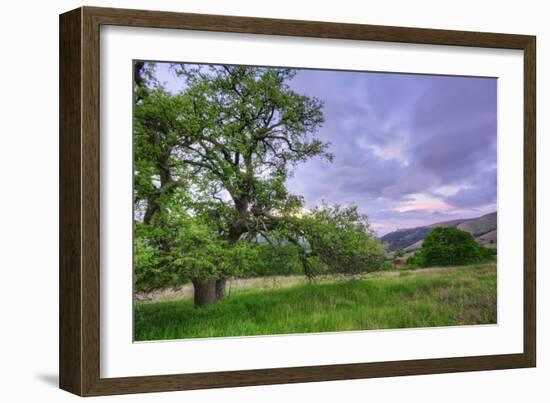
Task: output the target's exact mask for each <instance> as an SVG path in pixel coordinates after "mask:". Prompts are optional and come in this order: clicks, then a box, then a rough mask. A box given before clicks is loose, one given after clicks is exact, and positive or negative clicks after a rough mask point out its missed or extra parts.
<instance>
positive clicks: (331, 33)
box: [59, 7, 536, 396]
mask: <svg viewBox="0 0 550 403" xmlns="http://www.w3.org/2000/svg"><path fill="white" fill-rule="evenodd" d="M102 25H119V26H131V27H149V28H171V29H186V30H201V31H216V32H228V33H251V34H268V35H285V36H302V37H315V38H333V39H351V40H358V41H362V40H368V41H381V42H401V43H414V44H433V45H451V46H454V45H456V46H469V47H481V48H499V49H519V50H523V52H524V56H523V60H524V78H523V79H524V99H523V105H524V133H523V136H524V249H523V250H524V268H523V276H524V290H523V295H524V306H523V315H524V326H523V343H524V347H523V353H521V354H503V355H489V356H468V357H456V358H437V359H419V360H406V361H391V362H374V363H359V364H357V363H354V364H339V365H322V366H306V367H291V368H276V369H254V370H239V371H227V372H209V373H192V374H173V375H158V376H139V377H127V378H101V377H100V336H99V335H100V315H99V301H100V299H99V290H100V277H99V245H100V236H101V234H100V230H99V228H100V225H99V220H100V215H99V204H100V197H99V188H100V172H99V159H100V147H99V138H100V136H99V130H100V127H99V113H100V112H99V111H100V105H99V91H100V84H99V72H100V64H99V59H100V58H99V52H100V49H99V46H100V45H99V44H100V41H99V36H100V26H102ZM535 52H536V50H535V37H534V36H527V35H510V34H497V33H483V32H460V31H447V30H436V29H419V28H401V27H389V26H374V25H356V24H340V23H329V22H313V21H294V20H277V19H265V18H250V17H229V16H219V15H201V14H185V13H172V12H160V11H143V10H122V9H109V8H95V7H81V8H78V9H75V10H73V11H69V12H67V13H65V14H62V15H61V16H60V276H59V281H60V294H59V301H60V317H59V319H60V344H59V354H60V355H59V360H60V387H61V388H62V389H64V390H66V391H69V392H72V393H75V394H77V395H80V396H95V395H111V394H121V393H140V392H161V391H171V390H187V389H200V388H219V387H234V386H250V385H266V384H280V383H297V382H315V381H328V380H343V379H358V378H374V377H388V376H402V375H419V374H436V373H449V372H461V371H481V370H496V369H508V368H525V367H534V366H535V363H536V347H535V346H536V311H535V301H536V295H535V265H536V261H535V256H536V250H535V248H536V245H535V244H536V242H535V241H536V238H535V237H536V219H535V207H536V205H535V203H536V173H535V169H536V164H535V157H536V156H535V154H536V151H535V120H536V119H535V103H536V95H535V89H536V85H535Z"/></svg>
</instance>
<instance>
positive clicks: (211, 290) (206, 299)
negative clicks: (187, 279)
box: [193, 279, 218, 308]
mask: <svg viewBox="0 0 550 403" xmlns="http://www.w3.org/2000/svg"><path fill="white" fill-rule="evenodd" d="M193 289H194V291H195V295H194V302H195V308H200V307H203V306H207V305H211V304H214V303H216V301H217V300H218V298H217V297H216V280H199V279H193Z"/></svg>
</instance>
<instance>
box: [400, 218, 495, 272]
mask: <svg viewBox="0 0 550 403" xmlns="http://www.w3.org/2000/svg"><path fill="white" fill-rule="evenodd" d="M495 259H496V249H489V248H485V247H483V246H481V245H479V244H478V243H477V242H476V240H475V239H474V237H473V236H472V234H470V233H468V232H465V231H461V230H459V229H458V228H454V227H447V228H445V227H439V228H434V229H433V230H432V231H431V232H430V233H429V234H428V235H427V236H426V238H424V241H423V242H422V248H421V249H420V250H419V251H418V252H416V253H415V254H414V255H413V256H410V257H409V258H408V259H407V267H411V268H415V267H431V266H460V265H467V264H475V263H481V262H488V261H494V260H495Z"/></svg>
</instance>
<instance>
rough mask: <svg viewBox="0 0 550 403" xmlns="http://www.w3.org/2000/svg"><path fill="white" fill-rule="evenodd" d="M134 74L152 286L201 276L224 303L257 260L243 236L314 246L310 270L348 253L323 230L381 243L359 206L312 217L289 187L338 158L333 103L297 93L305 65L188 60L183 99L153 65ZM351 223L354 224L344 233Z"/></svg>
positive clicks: (200, 289) (139, 195) (203, 298)
mask: <svg viewBox="0 0 550 403" xmlns="http://www.w3.org/2000/svg"><path fill="white" fill-rule="evenodd" d="M134 71H135V80H134V81H135V108H134V114H135V121H134V138H135V140H134V151H135V192H134V193H135V212H136V213H135V216H136V217H135V219H136V228H137V230H138V231H141V232H142V233H143V234H146V236H145V237H144V238H146V239H147V240H148V241H147V242H142V241H140V240H139V239H141V238H139V237H138V244H136V248H141V249H140V251H142V252H143V253H142V254H141V255H140V256H141V257H142V261H141V263H140V264H142V267H147V268H149V269H150V270H146V272H147V273H148V275H149V276H150V279H153V278H156V279H159V278H161V279H162V278H163V276H162V274H163V273H164V274H167V273H180V274H181V273H183V274H182V275H180V276H176V278H182V277H186V278H188V279H189V280H191V281H192V283H193V285H194V288H195V305H197V306H203V305H208V304H210V303H213V302H216V301H217V300H218V299H220V298H223V297H224V295H225V288H226V287H225V282H226V278H227V277H228V276H231V275H233V274H234V273H235V272H236V271H238V269H239V267H240V265H242V262H243V261H246V260H247V259H249V258H250V257H247V253H246V246H245V245H242V243H243V239H246V240H247V241H248V242H249V244H250V243H253V242H256V241H258V239H261V240H263V241H267V242H270V243H273V244H274V245H280V244H281V242H294V243H295V244H296V245H301V246H306V245H307V247H304V248H302V249H303V250H304V253H303V261H304V267H305V269H306V272H307V271H308V267H310V266H311V264H310V263H311V262H310V261H309V260H308V259H309V258H311V257H312V256H311V255H312V252H314V249H315V250H317V251H318V252H319V253H321V255H319V256H321V258H322V259H321V260H323V259H324V260H323V261H324V263H325V266H326V265H327V264H328V266H331V265H330V263H331V262H334V261H335V260H338V259H341V258H342V254H341V253H340V254H339V253H337V252H336V251H335V250H334V249H335V248H336V245H337V244H333V245H332V247H329V245H328V243H327V242H325V244H323V245H320V244H319V242H321V241H320V240H322V238H323V237H322V236H321V235H320V234H321V233H325V234H327V233H332V234H333V236H332V238H331V242H333V241H334V240H335V239H336V238H335V237H338V235H337V234H338V233H342V234H343V233H344V232H345V230H346V229H347V230H348V231H347V233H348V234H351V233H356V234H359V236H364V237H365V238H364V239H368V240H371V237H370V236H369V234H370V232H369V231H368V228H367V226H364V225H363V224H360V221H361V218H360V217H359V215H357V214H355V215H353V214H352V215H350V214H349V212H350V211H351V210H350V209H348V210H345V209H344V210H341V209H340V210H338V211H336V210H330V209H325V210H323V211H324V213H321V211H320V210H319V211H317V213H316V215H310V216H309V218H308V220H304V219H302V215H301V214H300V213H301V211H302V209H303V201H302V198H301V197H300V196H297V195H292V194H290V193H289V191H288V190H287V188H286V185H285V182H286V180H287V178H288V176H289V175H290V174H291V173H292V169H293V168H294V166H295V165H296V164H298V163H301V162H304V161H306V160H308V159H309V158H313V157H320V158H325V159H328V160H331V159H332V155H331V154H330V153H329V152H328V146H329V145H328V144H326V143H323V142H322V141H320V140H319V139H318V138H317V137H316V133H317V130H318V129H319V127H320V126H321V125H322V123H323V113H322V107H323V104H322V102H321V101H320V100H318V99H315V98H312V97H308V96H305V95H301V94H298V93H297V92H295V91H294V90H293V89H292V88H291V87H290V86H289V84H288V83H289V82H290V80H292V78H293V77H294V75H295V74H296V71H295V70H292V69H287V68H265V67H243V66H203V65H184V64H176V65H173V66H172V72H173V73H174V74H176V75H177V76H178V77H179V79H180V82H181V84H182V89H181V91H179V92H178V93H176V94H173V93H172V92H170V91H167V90H166V89H165V88H164V87H163V85H162V84H161V83H159V82H158V81H156V79H155V76H154V73H153V71H154V65H153V64H146V63H136V64H135V68H134ZM343 211H348V213H343ZM353 211H355V210H353ZM327 212H328V213H327ZM331 212H332V214H330V213H331ZM315 217H316V218H317V220H316V221H315V220H314V221H312V220H313V219H314V218H315ZM328 218H330V219H331V221H330V223H332V224H334V225H332V227H331V226H330V225H326V224H327V223H325V224H322V222H323V220H325V221H327V219H328ZM342 218H347V219H348V220H347V222H348V223H349V224H350V225H351V226H348V227H346V228H344V227H343V226H340V227H338V225H336V224H335V223H337V220H338V219H340V220H341V219H342ZM314 222H315V223H316V224H314ZM361 225H363V226H361ZM323 229H324V232H323ZM331 231H332V232H331ZM354 231H355V232H354ZM357 231H358V232H357ZM361 234H362V235H361ZM329 238H330V237H329ZM340 239H343V238H342V237H340ZM351 240H352V238H349V239H348V241H351ZM139 242H141V243H139ZM340 244H342V243H341V242H340ZM354 245H355V246H357V245H358V244H357V243H355V244H354ZM346 250H347V249H346ZM306 251H307V252H308V253H307V254H306ZM329 251H330V255H327V253H329ZM362 251H363V250H362ZM369 251H370V252H372V249H370V250H369ZM145 252H147V253H145ZM378 252H379V251H377V253H378ZM323 253H324V254H325V255H324V256H322V254H323ZM348 255H349V253H348V254H347V255H346V256H348ZM371 255H372V253H371ZM361 256H363V255H361ZM348 263H350V262H348ZM332 266H334V267H336V266H335V265H332ZM340 266H341V265H340ZM348 267H353V265H352V264H351V263H350V265H348ZM342 271H345V269H343V267H342ZM145 278H146V279H147V278H148V277H147V276H145ZM150 279H149V280H150ZM149 280H147V281H148V282H149V283H150V284H152V285H153V286H155V285H157V283H156V282H155V281H149ZM160 281H161V282H162V280H160Z"/></svg>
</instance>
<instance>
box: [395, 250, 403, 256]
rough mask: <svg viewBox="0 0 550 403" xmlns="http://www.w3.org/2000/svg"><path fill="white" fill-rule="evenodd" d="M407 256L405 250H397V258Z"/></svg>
mask: <svg viewBox="0 0 550 403" xmlns="http://www.w3.org/2000/svg"><path fill="white" fill-rule="evenodd" d="M403 256H405V250H404V249H403V248H397V249H396V250H395V257H403Z"/></svg>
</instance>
